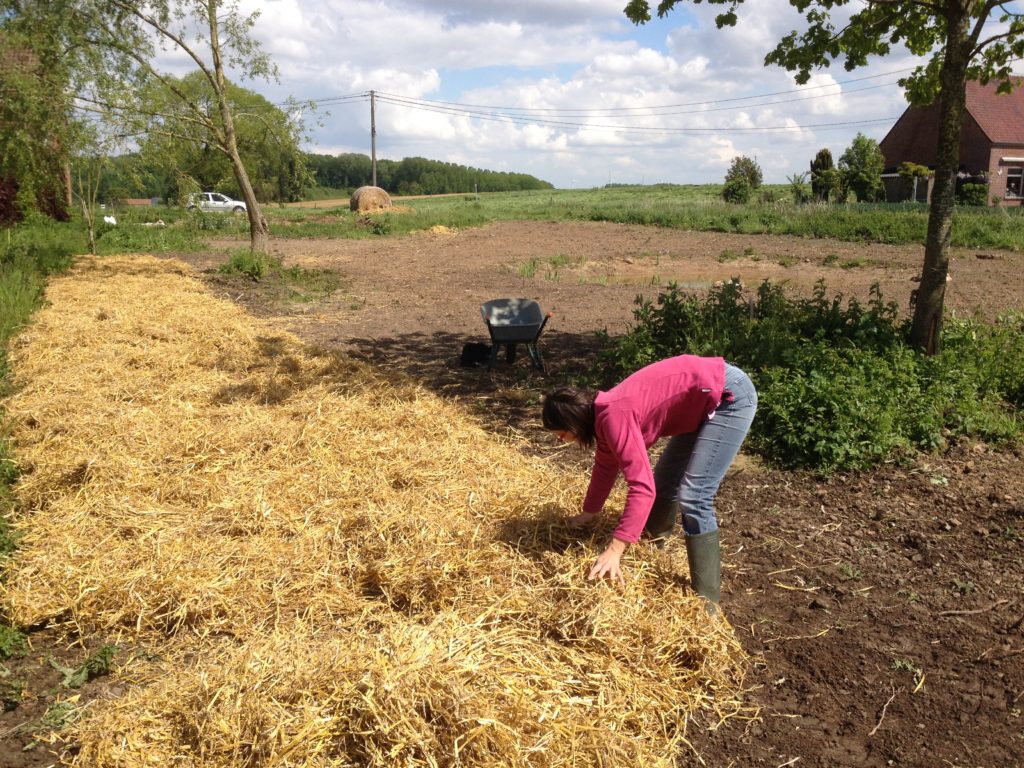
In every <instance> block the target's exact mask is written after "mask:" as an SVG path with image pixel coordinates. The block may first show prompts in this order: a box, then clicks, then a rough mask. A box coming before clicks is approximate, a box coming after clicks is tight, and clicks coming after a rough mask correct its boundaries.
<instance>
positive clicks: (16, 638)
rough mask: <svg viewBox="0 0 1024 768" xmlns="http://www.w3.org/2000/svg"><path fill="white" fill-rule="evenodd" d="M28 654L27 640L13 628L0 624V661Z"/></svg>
mask: <svg viewBox="0 0 1024 768" xmlns="http://www.w3.org/2000/svg"><path fill="white" fill-rule="evenodd" d="M27 652H28V640H26V638H25V635H23V634H22V633H21V632H19V631H18V630H17V629H15V628H14V627H9V626H7V625H6V624H0V659H9V658H11V657H12V656H23V655H24V654H25V653H27Z"/></svg>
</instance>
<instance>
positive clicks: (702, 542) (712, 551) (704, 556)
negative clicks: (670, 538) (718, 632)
mask: <svg viewBox="0 0 1024 768" xmlns="http://www.w3.org/2000/svg"><path fill="white" fill-rule="evenodd" d="M686 559H687V560H688V561H689V564H690V587H691V588H692V589H693V591H694V592H696V593H697V594H698V595H700V596H701V597H703V598H704V599H705V600H707V601H708V613H718V602H719V600H721V598H722V551H721V545H720V544H719V539H718V531H717V530H714V531H711V532H710V533H702V534H699V535H697V536H687V537H686Z"/></svg>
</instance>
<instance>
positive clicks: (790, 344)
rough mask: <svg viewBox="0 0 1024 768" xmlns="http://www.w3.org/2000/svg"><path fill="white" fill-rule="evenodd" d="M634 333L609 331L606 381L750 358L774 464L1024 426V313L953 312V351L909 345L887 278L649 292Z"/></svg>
mask: <svg viewBox="0 0 1024 768" xmlns="http://www.w3.org/2000/svg"><path fill="white" fill-rule="evenodd" d="M633 315H634V320H635V323H634V325H633V327H632V328H631V329H630V331H629V332H628V333H626V334H624V335H623V336H619V337H615V338H613V337H611V336H609V335H608V334H607V333H605V334H602V336H603V341H604V342H605V345H606V351H605V352H604V353H603V356H602V360H601V367H600V372H599V380H595V381H592V382H588V383H591V384H593V385H596V386H608V385H610V384H611V383H613V382H614V381H617V380H620V379H621V378H623V377H624V376H626V375H628V374H629V373H631V372H633V371H635V370H637V369H638V368H640V367H642V366H644V365H647V364H648V363H651V362H654V361H656V360H659V359H662V358H665V357H670V356H672V355H677V354H684V353H687V354H695V355H717V356H723V357H725V358H726V359H728V360H729V361H730V362H733V363H735V364H736V365H739V366H740V367H742V368H743V369H745V370H746V371H747V372H748V373H749V374H750V376H751V378H752V379H753V380H754V383H755V385H756V387H757V389H758V392H759V398H760V402H759V406H758V415H757V418H756V419H755V420H754V424H753V427H752V429H751V436H750V444H751V445H752V446H753V447H754V449H755V450H758V451H759V452H760V453H762V454H763V455H764V457H765V458H766V459H768V460H769V461H770V462H772V463H774V464H776V465H779V466H783V467H789V468H810V469H814V470H817V471H820V472H822V473H825V474H827V473H831V472H835V471H842V470H851V469H862V468H867V467H870V466H873V465H876V464H879V463H881V462H889V461H900V460H904V459H907V458H909V457H911V456H912V455H913V454H914V453H916V452H919V451H930V450H936V449H941V448H942V447H944V446H945V445H947V444H948V443H949V442H950V441H951V440H954V439H956V438H959V437H963V436H970V437H976V438H979V439H983V440H987V441H992V442H1005V441H1015V440H1019V439H1020V438H1021V437H1022V435H1024V421H1022V419H1021V414H1020V408H1021V404H1022V402H1024V377H1022V374H1021V371H1022V370H1024V317H1022V316H1020V315H1016V314H1014V315H1008V316H1006V317H1004V318H1001V319H1000V320H999V321H998V322H996V323H994V324H992V325H985V324H983V323H981V322H978V321H975V320H969V319H961V318H957V317H955V316H953V317H950V318H947V320H946V323H945V328H944V332H943V338H942V342H943V349H942V352H941V354H939V355H936V356H934V357H928V356H925V355H923V354H921V353H919V352H917V351H915V350H913V349H911V348H910V347H909V346H908V345H907V343H906V339H907V333H908V331H909V327H908V321H906V320H905V319H901V318H900V317H899V314H898V311H897V306H896V304H895V303H893V302H886V301H885V300H884V298H883V297H882V295H881V293H880V291H879V289H878V287H877V286H875V287H874V288H873V289H872V292H871V296H870V299H869V301H868V302H867V303H866V304H862V303H861V302H859V301H857V300H856V299H850V300H849V301H846V302H844V300H843V297H842V296H841V295H837V296H834V297H832V298H829V297H828V293H827V288H826V286H825V284H824V283H823V282H819V283H818V285H817V286H816V289H815V291H814V293H813V295H812V296H811V297H810V298H791V297H788V296H787V295H785V293H784V292H783V290H782V288H781V287H780V286H778V285H775V284H772V283H770V282H767V281H766V282H765V283H763V284H762V285H761V286H760V287H759V288H758V290H757V292H756V294H755V295H753V296H750V297H747V296H746V295H745V294H744V291H743V288H742V286H741V285H740V283H739V281H737V280H733V281H730V282H727V283H725V284H723V285H721V286H718V287H716V288H714V289H712V290H711V291H709V292H708V293H707V294H706V295H704V296H698V295H695V294H689V295H688V294H685V293H683V292H682V291H681V290H680V289H679V288H678V286H676V285H669V286H668V288H667V290H665V291H664V292H662V293H661V294H660V295H659V297H658V299H657V301H656V302H651V301H650V300H644V299H642V298H638V300H637V307H636V309H635V310H634V313H633Z"/></svg>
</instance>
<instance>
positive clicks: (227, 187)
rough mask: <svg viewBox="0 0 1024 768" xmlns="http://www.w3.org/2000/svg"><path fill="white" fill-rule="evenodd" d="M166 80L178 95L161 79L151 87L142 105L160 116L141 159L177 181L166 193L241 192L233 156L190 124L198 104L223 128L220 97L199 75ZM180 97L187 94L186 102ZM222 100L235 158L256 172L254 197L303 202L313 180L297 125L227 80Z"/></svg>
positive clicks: (142, 143) (142, 145) (144, 142)
mask: <svg viewBox="0 0 1024 768" xmlns="http://www.w3.org/2000/svg"><path fill="white" fill-rule="evenodd" d="M165 81H166V82H168V83H173V84H174V87H175V92H172V91H170V90H169V89H168V88H167V87H166V85H165V84H164V83H163V82H161V83H158V84H153V85H152V87H151V88H150V89H149V90H148V91H147V93H146V94H145V97H144V98H143V100H142V101H143V103H144V109H145V111H146V113H147V114H149V115H160V116H161V117H160V120H159V121H151V122H150V124H149V126H148V128H149V130H148V132H147V134H146V135H145V137H143V138H142V140H141V141H140V142H139V156H140V161H141V162H142V163H144V164H148V165H149V166H150V167H153V168H160V169H161V170H162V172H163V173H162V175H163V177H164V178H167V179H169V180H172V182H173V183H172V184H170V185H168V186H169V187H170V188H165V190H164V191H165V192H166V193H169V194H170V195H172V196H173V197H176V198H181V197H182V196H183V194H184V193H186V192H194V191H197V188H203V189H216V190H218V191H220V192H226V193H229V194H232V195H235V196H238V195H240V194H241V189H240V187H239V186H238V184H237V182H236V181H235V174H234V169H233V166H232V163H231V160H230V158H229V157H228V155H226V154H225V153H224V152H221V151H220V150H218V149H217V147H216V139H215V137H213V136H211V135H210V133H209V132H208V131H206V130H201V129H198V128H197V126H196V125H195V122H194V120H193V119H192V106H191V105H196V106H198V107H199V108H200V110H201V111H203V112H204V113H206V114H209V115H211V116H212V119H213V121H214V122H215V123H217V124H218V125H219V124H220V117H219V113H218V110H217V97H216V95H215V94H214V93H213V91H212V90H211V88H210V85H209V82H208V81H207V80H206V78H205V77H204V76H203V74H202V72H193V73H192V74H189V75H186V76H185V77H183V78H180V79H178V78H172V77H170V76H166V78H165ZM177 93H183V94H185V95H187V96H188V99H189V102H188V104H186V103H184V102H183V101H182V100H181V99H180V98H178V96H177V95H176V94H177ZM225 97H226V98H227V100H228V103H229V106H230V109H231V112H232V114H233V115H234V117H235V137H236V144H237V146H238V154H239V156H240V157H241V159H242V162H243V164H244V166H245V168H246V169H247V170H249V171H250V172H251V173H252V186H253V189H254V191H255V192H256V195H257V196H258V197H259V198H260V199H261V200H265V201H294V200H298V199H299V197H300V195H301V193H302V190H303V189H304V188H305V187H306V186H307V185H308V184H309V183H311V181H312V179H311V176H310V175H309V173H308V172H307V170H306V164H305V157H304V155H303V153H302V152H300V150H299V141H300V139H301V134H300V131H299V126H298V125H297V123H296V121H295V120H293V119H292V117H291V116H290V115H288V114H286V113H285V112H284V111H282V110H281V109H279V108H277V107H276V106H274V105H273V104H271V103H270V102H268V101H267V100H266V99H264V98H263V97H262V96H260V95H259V94H257V93H254V92H252V91H249V90H247V89H245V88H242V87H240V86H237V85H234V84H232V83H229V82H227V83H225Z"/></svg>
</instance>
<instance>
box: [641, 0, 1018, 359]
mask: <svg viewBox="0 0 1024 768" xmlns="http://www.w3.org/2000/svg"><path fill="white" fill-rule="evenodd" d="M680 2H682V0H661V2H660V3H658V5H657V13H658V16H665V15H666V14H668V13H669V12H670V11H671V10H672V9H673V8H674V7H675V6H676V5H677V4H678V3H680ZM693 2H695V3H699V2H701V0H693ZM707 2H708V3H709V4H713V5H719V6H723V7H724V11H723V12H722V13H720V14H718V16H716V18H715V22H716V24H717V25H718V27H719V28H721V27H723V26H734V25H735V24H736V20H737V12H736V11H737V8H738V7H739V5H740V4H741V3H742V2H743V0H707ZM789 2H790V5H792V6H793V7H794V8H796V9H797V10H798V11H800V12H801V13H802V14H803V15H804V19H805V21H806V24H807V26H806V29H805V30H804V31H803V33H802V34H801V33H799V32H797V31H793V32H791V33H790V34H788V35H786V36H785V37H783V38H782V40H781V41H780V42H779V43H778V45H777V46H776V47H775V48H774V49H773V50H772V51H770V52H769V53H768V55H767V56H766V57H765V64H778V65H781V66H783V67H785V68H786V69H788V70H790V71H793V72H796V82H797V83H798V84H803V83H806V82H807V81H808V80H809V79H810V75H811V71H812V70H814V69H820V68H823V67H827V66H828V65H829V64H831V63H832V62H833V61H837V60H839V59H841V58H842V59H845V61H844V66H845V68H846V69H847V70H853V69H855V68H857V67H859V66H863V65H864V64H866V63H867V61H868V57H870V56H885V55H886V54H888V53H890V51H891V50H892V48H893V46H894V45H897V44H901V45H903V46H904V47H906V49H907V50H908V51H910V53H912V54H915V55H917V56H927V57H928V60H927V62H926V63H925V64H922V65H921V66H919V67H917V68H916V69H915V70H914V72H913V73H912V74H911V75H909V76H908V77H906V78H904V79H902V80H900V84H901V85H903V86H904V88H905V89H906V93H907V98H908V100H909V101H910V102H911V103H912V104H918V105H921V104H930V103H932V102H933V101H934V100H935V99H936V98H938V99H939V105H940V107H939V137H938V151H937V155H936V168H935V186H934V188H933V191H932V201H931V207H930V209H929V215H928V235H927V239H926V241H925V249H924V267H923V270H922V274H921V284H920V287H919V288H918V294H917V302H916V304H915V307H914V319H913V325H912V328H911V337H910V341H911V343H912V344H914V345H915V346H917V347H919V348H921V349H923V350H925V351H926V352H928V353H929V354H934V353H935V352H937V351H938V349H939V340H940V336H941V333H942V314H943V304H944V301H945V293H946V275H947V273H948V271H949V246H950V240H951V234H952V225H953V205H954V202H955V190H956V173H957V169H958V167H959V151H960V131H961V126H962V124H963V116H964V108H965V104H966V100H967V96H966V83H967V81H968V80H969V79H970V80H980V81H981V82H983V83H987V82H989V81H990V80H996V81H998V82H999V89H1000V90H1001V91H1004V92H1005V91H1009V90H1010V89H1011V88H1012V87H1013V83H1012V81H1011V79H1010V66H1011V64H1012V62H1013V61H1015V60H1016V59H1019V58H1021V57H1022V56H1024V15H1021V14H1019V13H1016V12H1014V11H1012V10H1009V9H1008V8H1007V4H1006V2H1005V0H973V1H971V0H862V2H861V4H860V6H861V7H860V9H859V10H857V11H855V12H854V13H847V12H846V9H845V6H847V5H848V4H849V0H789ZM625 13H626V16H627V17H628V18H629V19H630V20H631V21H633V22H634V23H636V24H643V23H645V22H647V21H650V19H651V4H650V2H648V0H629V4H628V5H627V6H626V8H625ZM833 17H835V18H833ZM991 21H997V22H998V25H997V27H996V28H995V29H990V31H988V32H986V31H985V26H986V24H987V23H988V22H991Z"/></svg>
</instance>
